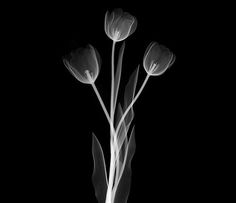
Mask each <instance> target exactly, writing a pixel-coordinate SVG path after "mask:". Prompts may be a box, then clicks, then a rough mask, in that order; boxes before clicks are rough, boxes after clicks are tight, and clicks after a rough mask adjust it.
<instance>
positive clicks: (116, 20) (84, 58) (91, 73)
mask: <svg viewBox="0 0 236 203" xmlns="http://www.w3.org/2000/svg"><path fill="white" fill-rule="evenodd" d="M136 28H137V19H136V18H135V17H134V16H132V15H131V14H129V13H127V12H123V11H122V10H121V9H115V10H114V11H113V12H111V13H110V12H108V11H107V12H106V14H105V21H104V29H105V33H106V35H107V36H108V37H109V38H110V39H111V40H112V41H113V42H114V43H115V42H120V41H123V40H125V39H126V38H127V37H129V36H130V35H131V34H133V33H134V32H135V30H136ZM174 61H175V55H174V54H173V53H172V52H171V51H170V50H169V49H168V48H166V47H165V46H162V45H159V44H158V43H157V42H152V43H150V45H149V46H148V47H147V49H146V51H145V54H144V58H143V66H144V69H145V71H146V72H147V74H149V75H153V76H157V75H161V74H163V73H164V72H165V70H167V69H168V68H169V67H170V66H171V65H172V64H173V63H174ZM63 63H64V65H65V66H66V68H67V69H68V70H69V71H70V73H71V74H72V75H73V76H74V77H75V78H76V79H77V80H78V81H80V82H82V83H85V84H92V83H94V82H95V81H96V79H97V77H98V74H99V71H100V67H101V57H100V55H99V53H98V51H97V50H96V49H95V48H94V47H93V46H92V45H87V46H86V47H84V48H79V49H78V50H76V51H74V52H71V53H70V54H69V55H68V56H67V57H64V58H63Z"/></svg>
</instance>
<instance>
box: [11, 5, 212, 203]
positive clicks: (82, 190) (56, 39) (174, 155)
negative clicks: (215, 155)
mask: <svg viewBox="0 0 236 203" xmlns="http://www.w3.org/2000/svg"><path fill="white" fill-rule="evenodd" d="M28 6H29V5H28ZM116 7H120V8H122V9H123V10H124V11H127V12H129V13H131V14H132V15H134V16H136V18H137V19H138V27H137V30H136V31H135V33H134V34H133V35H132V36H130V37H129V38H128V39H127V40H126V49H125V53H124V61H123V63H124V67H123V74H122V81H121V90H122V89H123V88H124V85H125V84H126V82H127V80H128V78H129V75H130V74H131V73H132V71H133V70H134V69H135V68H136V67H137V66H138V64H140V74H139V81H138V87H137V88H139V87H140V86H141V84H142V81H143V80H144V78H145V75H146V73H145V71H144V69H143V66H142V60H143V55H144V52H145V50H146V48H147V46H148V45H149V43H150V42H151V41H157V42H158V43H160V44H163V45H165V46H166V47H168V48H169V49H170V50H171V51H172V52H173V53H174V54H175V55H176V61H175V63H174V65H173V66H172V67H171V68H170V69H169V70H167V71H166V73H164V74H163V75H162V76H160V77H151V78H150V80H149V81H148V83H147V86H146V87H145V89H144V91H143V93H142V94H141V96H140V98H139V99H138V101H137V103H136V104H135V106H134V111H135V118H134V122H133V124H135V126H136V127H135V129H136V145H137V148H136V154H135V156H134V159H133V163H132V168H133V182H132V186H131V196H130V201H132V200H133V201H134V202H135V201H136V200H139V198H147V201H144V202H150V201H151V199H152V198H153V197H155V198H156V201H159V200H160V201H162V200H166V201H169V200H181V201H185V200H188V201H189V200H190V201H191V200H195V199H202V198H203V196H205V195H206V194H207V193H209V190H210V186H209V185H210V182H212V173H213V172H212V171H210V167H209V165H210V164H211V161H212V157H211V152H209V151H208V146H209V140H210V137H209V134H208V131H209V125H210V124H209V122H208V117H209V114H211V113H212V112H211V111H212V106H211V103H210V102H209V101H208V100H207V99H206V97H207V96H209V94H211V93H212V86H211V84H208V85H209V86H206V84H207V80H206V77H205V76H204V74H203V72H204V68H206V66H207V65H205V64H204V63H205V61H207V53H206V52H205V51H204V45H203V43H202V42H203V41H206V40H207V38H208V37H209V36H208V35H207V33H206V32H205V26H209V25H211V22H210V20H208V21H209V23H208V21H207V20H205V15H206V13H207V12H206V10H207V7H206V5H200V4H199V5H195V4H190V3H189V4H186V3H183V4H179V3H173V2H169V1H168V2H163V1H159V2H157V3H155V4H154V3H153V2H150V3H149V2H145V3H144V2H142V3H140V5H139V4H137V3H136V4H131V3H130V4H127V3H125V4H120V5H115V6H114V5H105V4H104V5H101V4H100V5H95V4H94V3H92V2H89V3H88V4H87V5H85V4H84V2H83V3H82V2H81V3H80V2H77V3H65V2H64V3H59V4H58V3H57V4H51V5H48V4H44V5H30V6H29V8H30V9H27V12H26V13H27V14H25V15H23V22H22V24H21V26H20V29H19V30H27V32H23V31H22V32H21V31H19V35H17V36H18V37H17V39H16V40H18V41H19V42H20V44H21V45H22V49H24V46H25V45H27V46H28V45H29V48H27V52H25V53H26V54H25V57H26V59H27V60H24V61H25V62H24V63H26V65H25V68H23V69H24V70H25V71H24V72H26V73H25V76H26V78H27V79H26V80H24V81H23V87H22V90H23V92H24V94H22V92H18V96H17V97H18V99H19V100H18V101H19V103H18V104H19V106H20V108H19V109H18V111H19V114H17V117H16V119H18V123H20V124H19V129H21V130H22V132H23V133H22V136H20V137H17V138H16V139H14V143H15V144H16V146H17V148H18V147H19V145H18V143H22V144H21V145H20V146H21V147H20V152H23V153H14V157H15V159H16V161H17V164H16V166H17V168H18V170H19V172H18V173H17V175H16V179H17V178H19V181H18V182H17V184H18V185H16V187H22V185H24V187H23V188H25V191H24V192H21V193H20V194H19V195H21V196H22V197H27V198H32V199H50V200H63V201H64V200H66V201H68V200H69V201H71V200H72V201H77V202H82V201H81V199H82V198H83V199H85V200H84V201H83V202H92V201H94V202H95V197H94V193H93V187H92V182H91V175H92V170H93V160H92V153H91V147H92V132H94V133H95V134H96V136H97V137H98V139H99V141H100V143H101V144H102V147H103V150H104V154H105V158H106V160H107V162H108V160H109V134H108V132H109V126H108V124H107V121H106V118H105V116H104V114H103V111H102V108H101V107H100V105H99V103H98V100H97V98H96V95H95V94H94V92H93V89H92V87H91V86H90V85H85V84H82V83H80V82H78V81H77V80H76V79H75V78H73V77H72V75H71V74H69V72H68V71H67V69H66V68H65V67H64V65H63V63H62V58H63V56H64V55H65V54H68V53H69V52H70V51H71V50H72V49H75V48H77V47H80V46H84V45H86V44H92V45H93V46H94V47H96V49H97V50H98V52H99V53H100V55H101V58H102V66H101V70H100V74H99V76H98V79H97V81H96V85H97V88H98V90H99V92H100V94H101V96H102V98H103V100H104V102H105V105H106V106H107V107H109V99H110V98H109V93H110V53H111V45H112V41H111V40H110V39H108V37H107V36H106V35H105V32H104V16H105V12H106V11H107V10H110V11H112V9H113V8H116ZM199 11H201V12H199ZM21 34H22V37H21ZM120 45H121V43H118V44H117V49H116V50H117V52H116V53H118V49H119V47H120ZM22 67H24V66H23V65H22ZM26 67H27V70H26ZM120 93H122V92H120ZM119 98H123V95H122V94H120V95H119ZM22 174H23V175H22ZM18 175H19V176H18ZM26 191H28V192H26ZM156 201H155V202H156Z"/></svg>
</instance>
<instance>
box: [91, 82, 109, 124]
mask: <svg viewBox="0 0 236 203" xmlns="http://www.w3.org/2000/svg"><path fill="white" fill-rule="evenodd" d="M91 85H92V87H93V90H94V92H95V93H96V95H97V98H98V100H99V102H100V104H101V106H102V109H103V111H104V113H105V115H106V118H107V120H108V122H109V124H111V118H110V116H109V114H108V112H107V109H106V107H105V105H104V102H103V100H102V98H101V96H100V94H99V92H98V90H97V87H96V85H95V84H94V83H93V82H92V83H91Z"/></svg>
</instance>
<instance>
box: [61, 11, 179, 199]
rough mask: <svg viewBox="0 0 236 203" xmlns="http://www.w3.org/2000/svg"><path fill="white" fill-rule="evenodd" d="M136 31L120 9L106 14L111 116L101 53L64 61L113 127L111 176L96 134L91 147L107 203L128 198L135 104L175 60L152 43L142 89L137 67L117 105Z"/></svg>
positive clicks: (85, 52) (98, 187) (81, 53)
mask: <svg viewBox="0 0 236 203" xmlns="http://www.w3.org/2000/svg"><path fill="white" fill-rule="evenodd" d="M136 28H137V19H136V18H135V17H134V16H132V15H130V14H129V13H127V12H123V11H122V10H121V9H116V10H114V11H113V12H112V13H109V12H107V13H106V14H105V22H104V29H105V33H106V35H107V36H108V37H109V39H111V40H112V51H111V94H110V111H109V113H108V111H107V108H106V106H105V105H104V102H103V100H102V97H101V95H100V94H99V91H98V90H97V88H96V85H95V81H96V79H97V77H98V75H99V72H100V68H101V58H100V55H99V53H98V51H97V50H96V49H95V48H94V47H93V46H92V45H88V46H87V47H85V48H80V49H78V50H76V51H75V52H72V53H70V54H69V56H66V57H64V58H63V62H64V65H65V66H66V68H67V69H68V70H69V71H70V73H71V74H72V75H73V76H74V77H75V78H76V79H77V80H78V81H80V82H82V83H84V84H90V85H91V86H92V88H93V90H94V92H95V93H96V96H97V98H98V100H99V102H100V104H101V107H102V109H103V111H104V113H105V116H106V118H107V120H108V123H109V125H110V165H109V174H108V175H109V176H108V175H107V167H106V162H105V159H104V155H103V150H102V147H101V145H100V143H99V141H98V139H97V138H96V136H95V135H94V134H93V145H92V152H93V159H94V171H93V183H94V187H95V191H96V196H97V198H98V199H102V200H103V202H105V203H114V202H116V200H119V202H122V200H125V199H127V197H128V191H129V186H130V177H131V176H130V174H131V166H130V164H131V160H132V157H133V155H134V152H135V139H134V126H133V128H132V130H129V129H130V126H131V122H132V120H133V118H134V110H133V106H134V103H135V102H136V101H137V99H138V98H139V96H140V94H141V93H142V91H143V89H144V87H145V85H146V84H147V81H148V80H149V78H150V76H159V75H161V74H163V73H164V72H165V71H166V70H167V69H168V68H169V67H171V65H172V64H173V63H174V61H175V55H174V54H173V53H172V52H171V51H170V50H169V49H168V48H166V47H165V46H163V45H159V44H158V43H157V42H151V43H150V45H149V46H148V47H147V49H146V51H145V54H144V57H143V68H144V70H145V71H146V73H147V75H146V78H145V80H144V81H143V83H142V85H141V87H140V89H139V90H138V91H137V93H136V85H137V80H138V73H139V66H138V67H137V68H136V69H135V70H134V72H133V74H132V75H131V76H130V79H129V82H128V83H127V85H126V88H125V93H124V102H123V105H122V104H121V103H120V102H119V103H117V97H118V92H119V86H120V79H121V72H122V61H123V54H124V49H125V42H124V41H125V40H126V39H127V38H128V37H129V36H130V35H131V34H133V33H134V31H135V30H136ZM121 41H123V44H122V46H121V48H120V52H119V57H118V63H117V66H116V69H115V60H114V58H115V47H116V43H118V42H121ZM128 135H129V136H128ZM123 188H124V189H123ZM124 191H125V192H124Z"/></svg>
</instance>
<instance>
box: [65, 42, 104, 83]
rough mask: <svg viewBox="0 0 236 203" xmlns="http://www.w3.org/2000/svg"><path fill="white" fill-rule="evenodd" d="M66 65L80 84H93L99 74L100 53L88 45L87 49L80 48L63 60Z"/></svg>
mask: <svg viewBox="0 0 236 203" xmlns="http://www.w3.org/2000/svg"><path fill="white" fill-rule="evenodd" d="M63 62H64V65H65V66H66V68H67V69H68V70H69V71H70V73H71V74H72V75H73V76H74V77H75V78H76V79H77V80H78V81H80V82H82V83H85V84H92V83H94V82H95V80H96V79H97V76H98V74H99V66H100V65H101V58H100V55H99V53H98V51H97V50H96V49H95V48H94V47H93V46H92V45H88V46H87V47H86V48H79V49H78V50H76V51H75V52H73V53H70V55H69V56H68V57H66V58H64V59H63Z"/></svg>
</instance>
